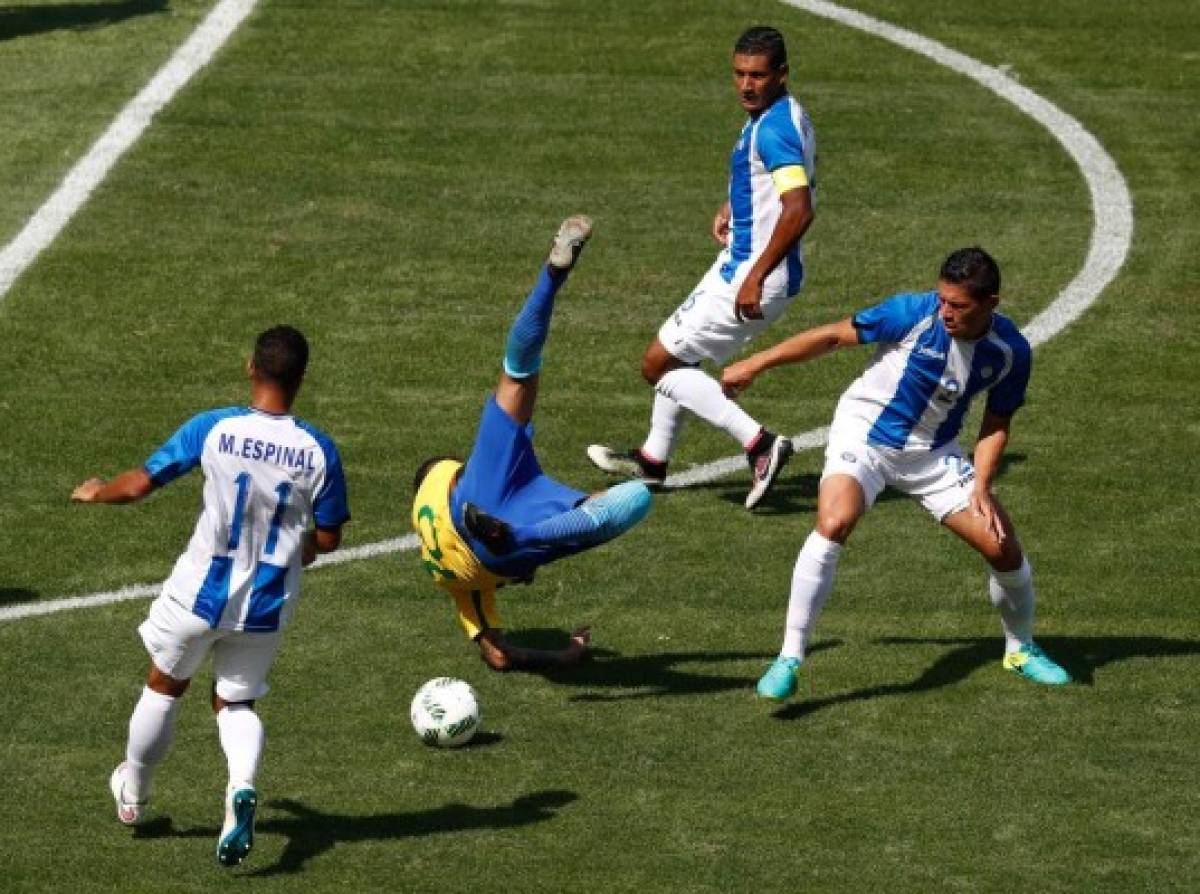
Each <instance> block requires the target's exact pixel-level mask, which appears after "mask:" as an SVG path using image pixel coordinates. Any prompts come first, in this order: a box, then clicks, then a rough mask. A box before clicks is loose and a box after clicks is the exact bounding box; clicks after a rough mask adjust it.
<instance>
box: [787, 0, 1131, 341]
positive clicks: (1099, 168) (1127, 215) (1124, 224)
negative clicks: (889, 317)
mask: <svg viewBox="0 0 1200 894" xmlns="http://www.w3.org/2000/svg"><path fill="white" fill-rule="evenodd" d="M783 2H784V3H787V4H789V5H790V6H795V7H796V8H797V9H803V10H805V11H806V12H810V13H812V14H813V15H818V16H822V17H823V18H827V19H832V20H833V21H835V22H840V23H841V24H843V25H848V26H850V27H851V28H857V29H858V30H859V31H866V32H867V33H869V34H874V35H876V36H877V37H882V38H883V39H884V40H888V41H891V42H892V43H894V44H897V45H898V46H902V47H904V48H905V49H909V50H912V51H913V52H914V53H920V54H921V55H922V56H926V57H928V58H929V59H932V60H933V61H934V62H936V63H938V64H939V65H943V66H945V67H946V68H949V69H951V70H953V71H956V72H958V73H959V74H962V75H966V76H967V77H968V78H970V79H971V80H973V81H976V82H978V83H979V84H981V85H983V86H984V87H986V88H987V89H989V90H991V91H992V92H993V93H995V94H996V95H997V96H999V97H1000V98H1001V99H1005V100H1008V101H1009V102H1011V103H1012V104H1013V105H1014V106H1016V107H1017V108H1018V109H1020V110H1021V111H1022V112H1024V113H1025V114H1026V115H1028V116H1029V117H1030V118H1032V119H1033V120H1034V121H1036V122H1038V124H1040V125H1042V126H1043V127H1044V128H1046V130H1048V131H1050V133H1051V134H1052V135H1053V136H1054V138H1055V139H1056V140H1058V141H1059V142H1060V143H1061V144H1062V146H1063V148H1064V149H1066V150H1067V154H1068V155H1070V156H1071V158H1072V159H1073V160H1074V161H1075V164H1077V165H1078V166H1079V170H1080V172H1081V173H1082V174H1083V178H1084V180H1086V181H1087V185H1088V191H1089V192H1090V193H1091V198H1092V238H1091V244H1090V246H1089V248H1088V255H1087V260H1086V261H1085V262H1084V265H1083V269H1082V270H1080V271H1079V273H1077V274H1076V275H1075V278H1074V279H1073V280H1071V282H1070V283H1069V284H1068V285H1067V287H1066V288H1065V289H1063V290H1062V291H1061V292H1059V293H1058V297H1057V298H1055V299H1054V301H1052V302H1051V303H1050V305H1049V306H1048V307H1047V308H1046V309H1045V310H1043V311H1042V312H1041V313H1040V314H1038V315H1037V316H1036V317H1034V318H1033V320H1031V321H1030V322H1029V324H1028V325H1026V326H1025V328H1024V329H1023V330H1022V332H1024V333H1025V337H1026V338H1028V339H1029V343H1030V344H1031V345H1033V346H1034V347H1037V346H1038V345H1040V344H1042V343H1044V342H1046V341H1049V340H1050V339H1051V338H1053V337H1054V336H1055V335H1057V334H1058V333H1059V332H1061V331H1062V330H1063V329H1064V328H1066V327H1067V326H1069V325H1070V324H1071V323H1073V322H1075V320H1076V319H1078V318H1079V315H1080V314H1082V313H1083V312H1084V311H1085V310H1087V309H1088V307H1089V306H1091V304H1092V302H1093V301H1095V300H1096V297H1097V296H1098V295H1099V294H1100V292H1101V291H1103V290H1104V287H1105V286H1107V285H1108V284H1109V283H1110V282H1112V280H1113V277H1115V276H1116V275H1117V271H1118V270H1120V269H1121V265H1122V264H1124V263H1125V256H1126V255H1127V254H1128V253H1129V243H1130V241H1131V239H1132V237H1133V203H1132V202H1131V201H1130V198H1129V189H1128V188H1127V187H1126V185H1125V178H1124V177H1122V176H1121V172H1120V171H1119V170H1118V169H1117V163H1116V162H1115V161H1113V159H1112V157H1111V156H1110V155H1109V154H1108V153H1107V152H1105V151H1104V147H1103V146H1101V145H1100V143H1099V141H1098V140H1097V139H1096V138H1095V137H1094V136H1092V135H1091V134H1090V133H1088V131H1087V130H1085V129H1084V127H1083V125H1082V124H1080V123H1079V122H1078V121H1076V120H1075V119H1074V118H1072V117H1071V116H1070V115H1068V114H1067V113H1066V112H1064V111H1063V110H1062V109H1060V108H1059V107H1058V106H1056V105H1054V104H1053V103H1052V102H1049V101H1048V100H1045V99H1043V98H1042V97H1040V96H1038V95H1037V94H1036V93H1034V92H1033V91H1032V90H1029V89H1028V88H1026V87H1022V86H1021V85H1020V84H1018V83H1017V82H1016V81H1014V80H1013V79H1012V78H1010V77H1009V76H1008V75H1006V74H1004V72H1002V71H1000V70H999V69H996V68H992V67H991V66H989V65H984V64H983V63H982V62H977V61H976V60H974V59H972V58H971V57H970V56H966V55H964V54H962V53H960V52H958V51H957V50H952V49H950V48H949V47H947V46H945V45H944V44H940V43H938V42H937V41H936V40H931V39H930V38H928V37H922V36H921V35H920V34H916V33H914V32H912V31H906V30H905V29H903V28H897V27H896V26H895V25H889V24H888V23H887V22H881V21H880V20H879V19H873V18H871V17H870V16H867V15H863V14H862V13H860V12H855V11H854V10H851V9H846V8H845V7H843V6H837V5H836V4H833V3H826V2H823V0H783Z"/></svg>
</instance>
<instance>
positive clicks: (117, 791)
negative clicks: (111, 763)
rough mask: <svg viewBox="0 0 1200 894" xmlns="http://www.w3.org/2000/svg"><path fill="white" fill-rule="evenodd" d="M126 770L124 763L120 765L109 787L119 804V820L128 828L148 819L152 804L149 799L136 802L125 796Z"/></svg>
mask: <svg viewBox="0 0 1200 894" xmlns="http://www.w3.org/2000/svg"><path fill="white" fill-rule="evenodd" d="M126 769H127V768H126V765H125V764H124V763H123V762H122V763H120V764H118V765H117V769H115V770H113V771H112V776H111V777H109V780H108V787H109V788H110V789H111V790H112V795H113V800H114V801H116V802H117V819H118V820H120V821H121V822H122V823H124V824H125V825H127V826H136V825H137V824H138V823H140V822H141V821H142V820H143V819H145V818H146V812H147V808H148V807H149V806H150V802H149V799H148V798H143V799H142V800H140V801H135V800H134V799H133V798H131V797H129V796H128V795H127V794H125V791H126V781H125V776H126Z"/></svg>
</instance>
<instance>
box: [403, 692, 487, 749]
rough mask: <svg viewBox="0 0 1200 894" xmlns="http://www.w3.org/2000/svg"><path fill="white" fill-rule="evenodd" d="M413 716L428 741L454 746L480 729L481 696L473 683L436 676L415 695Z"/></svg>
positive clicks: (437, 744) (415, 726) (411, 712)
mask: <svg viewBox="0 0 1200 894" xmlns="http://www.w3.org/2000/svg"><path fill="white" fill-rule="evenodd" d="M409 716H410V717H411V718H412V725H413V729H415V730H416V731H417V735H418V736H420V737H421V741H423V742H424V743H425V744H426V745H436V746H437V747H439V748H454V747H457V746H459V745H465V744H466V743H467V742H470V741H471V737H472V736H474V735H475V731H476V730H478V729H479V717H480V714H479V699H478V698H477V697H476V696H475V690H474V689H472V688H471V684H470V683H466V682H464V681H462V680H456V679H455V678H454V677H434V678H433V679H432V680H430V681H429V682H428V683H426V684H425V685H424V686H422V687H421V688H420V689H418V690H417V694H416V695H415V696H413V700H412V708H411V710H410V711H409Z"/></svg>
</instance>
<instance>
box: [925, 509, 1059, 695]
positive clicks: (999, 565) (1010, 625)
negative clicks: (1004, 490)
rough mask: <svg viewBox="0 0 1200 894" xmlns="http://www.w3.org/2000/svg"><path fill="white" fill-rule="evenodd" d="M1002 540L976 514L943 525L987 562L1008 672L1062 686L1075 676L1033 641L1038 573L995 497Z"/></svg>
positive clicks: (959, 515)
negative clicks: (1035, 580) (1035, 589)
mask: <svg viewBox="0 0 1200 894" xmlns="http://www.w3.org/2000/svg"><path fill="white" fill-rule="evenodd" d="M993 503H994V505H995V509H996V514H997V519H998V521H999V524H1000V531H1001V534H1002V536H1001V537H1000V538H997V537H996V535H995V534H994V533H993V532H992V531H990V530H988V526H987V523H986V521H985V520H984V518H983V517H982V516H980V515H978V514H976V513H975V512H973V511H971V510H970V509H964V510H962V511H960V512H955V513H953V514H952V515H948V516H946V518H944V519H943V520H942V523H943V524H944V525H945V526H946V527H948V528H949V529H950V530H951V531H953V532H954V533H955V534H957V535H958V536H959V537H961V538H962V539H963V540H964V541H966V542H967V543H968V544H970V545H971V546H972V547H973V548H974V549H975V550H976V551H978V552H979V554H980V555H981V556H983V558H984V559H985V560H986V561H987V563H988V566H989V569H988V571H989V573H988V596H989V598H990V599H991V601H992V604H993V605H994V606H996V608H997V610H998V611H999V612H1000V624H1001V626H1002V627H1003V629H1004V658H1003V666H1004V669H1005V670H1008V671H1012V672H1013V673H1016V674H1020V675H1021V676H1022V677H1025V678H1027V679H1030V680H1033V681H1034V682H1035V683H1044V684H1046V685H1049V686H1061V685H1063V684H1065V683H1069V682H1071V676H1070V674H1068V673H1067V672H1066V670H1064V669H1063V668H1062V667H1061V666H1060V665H1059V664H1057V663H1056V662H1055V661H1054V660H1052V659H1051V658H1050V657H1049V656H1048V655H1046V653H1045V652H1043V651H1042V649H1041V647H1040V646H1038V644H1037V643H1036V642H1034V639H1033V616H1034V606H1035V603H1036V596H1035V593H1034V588H1033V570H1032V569H1031V568H1030V566H1029V560H1028V559H1026V558H1025V555H1024V553H1023V551H1022V549H1021V544H1020V542H1019V541H1018V540H1017V535H1016V531H1015V530H1014V529H1013V524H1012V520H1011V519H1010V518H1009V517H1008V513H1006V512H1005V511H1004V507H1003V506H1001V505H1000V503H999V501H998V500H996V499H995V498H994V497H993Z"/></svg>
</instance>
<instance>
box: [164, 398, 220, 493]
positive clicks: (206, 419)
mask: <svg viewBox="0 0 1200 894" xmlns="http://www.w3.org/2000/svg"><path fill="white" fill-rule="evenodd" d="M230 412H231V411H229V410H209V411H208V412H207V413H200V414H198V415H196V416H193V417H192V418H191V419H189V420H188V421H187V422H185V423H183V425H181V426H179V428H178V429H177V430H176V432H175V434H173V435H171V437H169V438H168V439H167V441H166V443H165V444H163V445H162V446H161V447H159V448H158V449H157V450H155V451H154V453H152V454H151V455H150V458H149V459H148V460H146V462H145V464H144V465H143V468H144V469H145V470H146V473H147V474H148V475H149V476H150V480H151V481H153V482H154V486H155V487H162V486H163V485H164V484H170V483H171V482H172V481H174V480H175V479H176V478H178V477H179V476H180V475H185V474H187V473H188V472H190V471H191V470H192V469H194V468H195V467H196V466H198V465H199V464H200V454H201V453H202V452H203V450H204V440H205V438H207V437H208V433H209V432H210V431H212V429H213V426H214V425H216V424H217V423H218V422H220V421H221V420H222V419H224V418H225V417H226V416H228V415H230Z"/></svg>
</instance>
